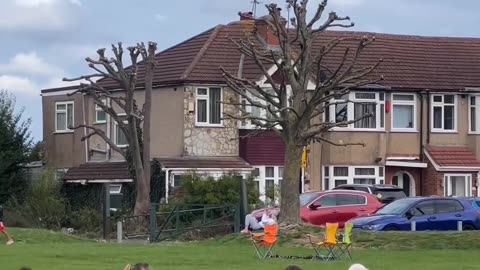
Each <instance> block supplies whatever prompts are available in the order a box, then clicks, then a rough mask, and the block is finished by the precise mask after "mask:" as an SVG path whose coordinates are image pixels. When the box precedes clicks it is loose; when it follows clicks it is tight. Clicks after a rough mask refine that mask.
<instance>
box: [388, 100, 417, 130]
mask: <svg viewBox="0 0 480 270" xmlns="http://www.w3.org/2000/svg"><path fill="white" fill-rule="evenodd" d="M398 95H401V96H413V100H395V98H394V97H395V96H398ZM390 99H391V104H392V108H391V113H390V114H391V125H392V126H391V130H392V131H394V132H417V95H416V94H413V93H392V95H391V98H390ZM395 105H400V106H413V127H412V128H396V127H394V126H393V119H394V117H395V113H394V107H395Z"/></svg>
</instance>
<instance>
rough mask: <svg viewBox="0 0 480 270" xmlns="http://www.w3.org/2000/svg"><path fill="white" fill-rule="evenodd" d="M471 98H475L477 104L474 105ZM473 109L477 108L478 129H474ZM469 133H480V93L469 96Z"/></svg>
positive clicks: (476, 124) (476, 125)
mask: <svg viewBox="0 0 480 270" xmlns="http://www.w3.org/2000/svg"><path fill="white" fill-rule="evenodd" d="M471 98H475V105H472V102H471ZM472 109H475V120H476V121H475V128H476V129H477V130H476V131H473V130H472V114H471V111H472ZM468 134H480V95H479V94H476V95H469V96H468Z"/></svg>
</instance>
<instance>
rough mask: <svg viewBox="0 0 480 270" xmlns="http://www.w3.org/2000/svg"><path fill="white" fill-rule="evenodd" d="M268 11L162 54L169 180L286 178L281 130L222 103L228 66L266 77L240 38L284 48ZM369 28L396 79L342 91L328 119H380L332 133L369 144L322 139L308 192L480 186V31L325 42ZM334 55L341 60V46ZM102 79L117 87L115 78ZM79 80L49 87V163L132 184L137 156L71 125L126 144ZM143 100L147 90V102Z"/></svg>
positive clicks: (388, 76) (160, 145)
mask: <svg viewBox="0 0 480 270" xmlns="http://www.w3.org/2000/svg"><path fill="white" fill-rule="evenodd" d="M268 19H270V18H269V16H264V17H260V18H252V17H251V15H249V14H241V16H240V20H239V21H235V22H232V23H229V24H226V25H218V26H215V27H213V28H211V29H209V30H207V31H205V32H203V33H200V34H198V35H196V36H194V37H192V38H190V39H188V40H186V41H184V42H181V43H179V44H177V45H175V46H173V47H171V48H168V49H166V50H164V51H162V52H160V53H158V54H157V56H156V69H155V75H154V90H153V97H152V98H153V100H152V103H153V108H152V110H153V111H152V113H153V116H154V117H153V122H152V146H151V147H152V148H151V151H152V157H153V158H154V159H156V160H158V161H159V162H160V164H161V165H162V168H163V170H164V171H165V172H166V174H167V178H168V181H167V182H168V184H169V186H173V187H175V186H177V185H178V184H179V183H180V181H181V176H182V175H183V174H185V173H188V172H190V171H192V170H195V171H197V172H199V173H204V174H209V175H213V176H218V175H221V174H222V173H224V172H228V171H238V172H240V173H241V174H243V175H247V174H250V173H252V172H253V173H254V175H255V176H256V180H257V182H258V189H259V191H260V193H262V194H263V193H265V190H266V189H267V188H268V187H269V186H273V185H275V184H281V180H282V173H283V158H284V157H283V154H284V146H283V143H282V141H281V139H280V138H279V137H278V136H277V135H276V134H275V133H273V132H268V131H267V132H263V133H260V134H258V135H255V136H244V135H246V134H248V133H249V132H252V129H253V127H252V126H250V125H249V123H247V122H238V121H233V120H224V119H222V113H223V112H229V113H238V112H237V110H236V109H235V108H234V107H232V106H229V105H224V104H221V103H219V102H218V101H222V100H238V99H239V97H237V96H236V95H235V94H234V93H233V92H232V91H231V90H229V89H228V87H227V85H226V83H225V81H224V79H223V77H222V73H221V71H220V69H219V67H220V66H223V67H224V68H225V69H227V70H229V71H230V72H235V73H237V74H241V75H242V76H243V77H245V78H248V79H253V80H257V82H258V84H261V85H262V83H263V81H262V76H260V73H261V72H260V71H259V69H258V68H257V67H256V66H255V63H254V62H253V60H252V59H250V58H249V57H244V56H242V55H241V53H240V52H239V51H238V50H237V49H236V47H235V45H234V44H233V43H232V42H231V41H230V38H233V39H240V38H242V37H243V36H244V35H245V34H249V35H251V36H252V37H253V38H255V40H257V41H258V44H260V46H267V47H270V48H274V47H275V46H278V40H276V38H275V36H274V35H273V34H272V32H271V29H269V27H266V25H267V24H266V23H265V20H268ZM363 35H374V36H375V37H376V41H375V42H374V43H373V44H371V45H370V46H369V47H368V48H367V50H366V51H365V54H364V55H363V56H362V57H361V58H360V59H359V61H358V65H360V66H366V65H370V64H372V63H374V62H375V61H376V60H377V59H379V58H383V59H384V61H383V63H382V65H381V66H380V67H379V68H378V69H377V70H376V73H375V74H374V75H380V74H382V75H384V77H385V80H384V81H382V82H381V83H380V84H378V85H369V86H365V87H362V88H359V89H353V90H352V92H351V93H350V94H349V96H348V97H344V98H345V99H347V98H348V99H350V100H356V101H361V103H358V104H352V103H349V104H345V103H341V101H342V99H339V100H332V102H331V106H330V109H329V111H328V112H326V113H325V115H323V116H321V117H323V119H324V120H326V121H344V120H351V119H354V118H355V115H357V114H359V113H366V112H373V113H374V114H375V117H372V118H368V119H365V120H362V121H360V122H357V123H355V124H352V125H350V126H348V127H342V128H336V129H334V130H332V131H331V132H329V133H328V134H327V136H328V139H329V140H331V141H335V142H347V141H356V142H364V143H365V144H366V146H365V147H346V148H345V147H342V148H339V147H335V146H332V145H328V144H320V143H317V144H313V145H310V146H309V158H308V159H309V162H308V164H309V165H308V168H307V172H306V184H308V189H311V190H321V189H330V188H332V187H334V186H336V185H339V184H344V183H377V184H380V183H393V184H396V185H399V186H401V187H403V188H404V189H405V191H406V192H407V194H409V195H411V196H416V195H459V196H465V195H466V196H472V195H475V196H476V195H478V189H477V186H478V180H477V172H478V171H479V170H480V161H479V160H478V158H479V156H480V136H479V134H480V122H479V121H480V105H479V104H480V100H479V98H480V76H479V75H478V74H480V65H479V64H477V63H480V39H475V38H447V37H420V36H404V35H390V34H375V33H361V32H347V31H341V32H340V31H338V32H337V31H329V32H326V33H324V35H323V39H322V40H318V41H316V43H315V44H316V45H320V43H321V42H325V41H328V40H329V39H333V38H338V37H361V36H363ZM328 60H329V61H328V63H329V64H331V65H332V66H333V67H334V66H335V64H338V60H339V57H338V53H337V54H336V53H333V54H332V56H331V59H328ZM141 69H142V66H140V73H141ZM272 76H275V70H274V69H272ZM101 83H102V84H103V86H104V87H107V88H110V89H111V90H112V91H115V90H116V85H115V84H113V83H111V82H109V81H108V80H103V81H102V82H101ZM265 87H268V86H265ZM75 89H76V88H75V87H64V88H55V89H44V90H42V103H43V119H44V123H43V126H44V140H45V146H46V158H47V160H48V161H49V163H50V164H51V165H53V166H54V167H56V168H57V169H61V170H64V169H68V172H67V174H66V176H65V178H64V179H65V180H66V181H69V182H82V183H89V182H91V183H96V182H97V183H101V182H113V183H118V184H121V183H123V182H131V181H132V180H131V179H128V178H125V175H124V172H125V171H124V170H122V169H121V168H125V163H124V161H123V160H122V159H121V158H120V155H118V153H115V152H114V151H112V150H111V149H109V147H108V145H106V144H105V143H104V142H103V141H102V140H101V139H100V138H98V137H91V138H90V139H87V140H85V141H83V142H82V141H81V140H80V138H81V137H82V136H84V135H85V132H86V131H85V130H83V129H77V130H75V131H73V130H69V129H68V126H70V125H71V124H74V125H75V124H81V123H89V124H95V125H98V126H99V127H101V128H103V129H104V130H105V132H106V133H107V134H108V136H110V137H111V138H113V139H114V141H115V142H116V143H117V144H118V145H119V146H125V142H124V138H123V136H122V134H121V133H119V130H118V128H117V127H116V125H115V123H113V122H112V121H111V119H109V117H108V115H106V114H105V113H104V112H102V111H101V110H99V109H98V108H97V107H96V106H95V104H94V101H93V99H92V98H91V97H90V96H88V95H80V94H76V95H73V96H67V94H68V93H71V92H73V91H74V90H75ZM142 99H143V91H142V89H141V87H139V89H138V95H137V101H138V103H139V104H141V101H142ZM339 101H340V102H339ZM240 102H241V101H240ZM252 113H258V114H262V113H265V112H262V111H255V112H252ZM112 163H115V164H116V165H112ZM109 166H117V168H118V169H115V170H112V168H111V167H109ZM122 166H123V167H122ZM116 172H118V174H117V173H116Z"/></svg>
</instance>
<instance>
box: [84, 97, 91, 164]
mask: <svg viewBox="0 0 480 270" xmlns="http://www.w3.org/2000/svg"><path fill="white" fill-rule="evenodd" d="M85 95H86V94H85V93H84V94H83V95H82V102H83V104H82V113H83V125H84V127H83V134H84V136H85V137H87V127H86V125H87V120H86V115H85V106H86V104H85ZM89 140H90V139H86V140H85V141H84V142H85V162H88V160H89V158H88V141H89Z"/></svg>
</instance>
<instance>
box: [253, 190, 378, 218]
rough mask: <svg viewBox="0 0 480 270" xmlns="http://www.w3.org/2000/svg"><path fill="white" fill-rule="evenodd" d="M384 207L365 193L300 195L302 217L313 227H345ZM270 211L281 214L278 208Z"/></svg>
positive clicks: (332, 192) (256, 215) (256, 213)
mask: <svg viewBox="0 0 480 270" xmlns="http://www.w3.org/2000/svg"><path fill="white" fill-rule="evenodd" d="M382 206H383V204H382V203H381V202H379V201H378V198H377V197H376V196H375V195H372V194H369V193H367V192H363V191H355V190H330V191H322V192H308V193H304V194H302V195H300V217H301V218H302V220H303V221H304V222H308V223H310V224H313V225H325V223H339V226H340V227H343V226H344V224H345V222H347V221H348V220H350V219H352V218H354V217H359V216H366V215H369V214H372V213H374V212H375V211H377V210H378V209H379V208H381V207H382ZM263 210H265V209H260V210H255V211H253V212H252V214H253V215H254V216H255V217H257V218H261V216H262V214H263ZM270 210H271V211H272V212H273V213H275V214H277V215H278V213H279V209H278V208H273V209H270Z"/></svg>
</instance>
